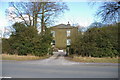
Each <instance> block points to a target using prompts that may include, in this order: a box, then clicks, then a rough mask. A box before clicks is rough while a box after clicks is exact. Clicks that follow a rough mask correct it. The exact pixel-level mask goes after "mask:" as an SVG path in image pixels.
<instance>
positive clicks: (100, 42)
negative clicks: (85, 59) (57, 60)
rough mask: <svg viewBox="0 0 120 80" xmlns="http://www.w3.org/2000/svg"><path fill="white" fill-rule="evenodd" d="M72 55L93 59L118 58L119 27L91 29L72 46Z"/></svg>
mask: <svg viewBox="0 0 120 80" xmlns="http://www.w3.org/2000/svg"><path fill="white" fill-rule="evenodd" d="M70 51H72V52H71V54H73V53H74V54H78V55H81V56H92V57H117V56H118V55H120V54H119V48H118V25H113V26H108V27H101V28H94V27H93V28H90V29H88V30H87V31H86V32H85V33H84V35H79V36H78V37H77V39H76V41H75V42H74V43H72V45H71V50H70Z"/></svg>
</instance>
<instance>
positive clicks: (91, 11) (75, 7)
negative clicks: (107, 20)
mask: <svg viewBox="0 0 120 80" xmlns="http://www.w3.org/2000/svg"><path fill="white" fill-rule="evenodd" d="M89 3H90V2H66V4H67V5H68V8H69V9H70V10H69V11H65V13H63V14H62V15H60V17H59V18H58V20H57V22H56V23H55V24H54V25H58V24H67V23H68V21H69V22H70V24H79V25H80V26H84V27H87V26H89V25H90V24H91V23H93V22H94V21H98V20H97V19H96V18H95V17H94V15H95V13H96V11H97V10H98V7H99V6H100V5H101V2H97V3H96V5H94V6H90V5H89ZM8 5H9V4H8V2H0V21H1V22H0V30H3V29H4V27H6V26H9V22H8V19H7V18H6V15H5V10H6V9H8V8H9V6H8Z"/></svg>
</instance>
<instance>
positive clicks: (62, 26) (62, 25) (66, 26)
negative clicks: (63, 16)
mask: <svg viewBox="0 0 120 80" xmlns="http://www.w3.org/2000/svg"><path fill="white" fill-rule="evenodd" d="M51 28H75V27H74V26H70V25H69V24H68V25H65V24H59V25H56V26H53V27H51Z"/></svg>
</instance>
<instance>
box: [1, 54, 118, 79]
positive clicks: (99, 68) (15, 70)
mask: <svg viewBox="0 0 120 80" xmlns="http://www.w3.org/2000/svg"><path fill="white" fill-rule="evenodd" d="M2 76H4V77H12V78H117V77H118V64H110V63H109V64H107V63H104V64H99V63H97V64H95V63H79V62H72V61H68V60H65V59H64V57H63V56H60V53H55V54H54V55H53V56H52V57H50V58H48V59H44V60H35V61H2Z"/></svg>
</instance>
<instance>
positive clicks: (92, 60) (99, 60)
mask: <svg viewBox="0 0 120 80" xmlns="http://www.w3.org/2000/svg"><path fill="white" fill-rule="evenodd" d="M66 59H67V60H70V61H75V62H86V63H120V62H119V61H118V58H94V57H78V56H73V57H71V56H69V57H66Z"/></svg>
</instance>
